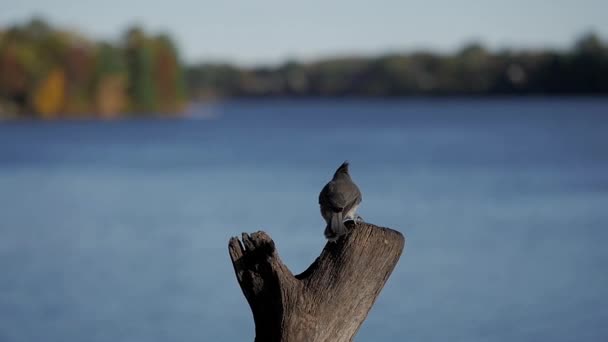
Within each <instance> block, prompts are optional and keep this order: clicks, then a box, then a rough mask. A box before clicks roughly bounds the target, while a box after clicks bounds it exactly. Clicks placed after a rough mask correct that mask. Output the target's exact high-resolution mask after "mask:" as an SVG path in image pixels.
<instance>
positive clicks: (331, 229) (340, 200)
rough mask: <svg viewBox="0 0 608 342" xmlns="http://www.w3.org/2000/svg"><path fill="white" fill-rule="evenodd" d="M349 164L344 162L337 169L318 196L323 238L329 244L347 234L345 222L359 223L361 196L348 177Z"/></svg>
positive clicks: (355, 185)
mask: <svg viewBox="0 0 608 342" xmlns="http://www.w3.org/2000/svg"><path fill="white" fill-rule="evenodd" d="M348 166H349V163H348V161H345V162H344V163H342V165H340V167H338V169H337V170H336V172H335V173H334V176H333V178H332V180H331V181H329V182H328V183H327V184H326V185H325V186H324V187H323V189H322V190H321V193H320V194H319V206H320V209H321V216H323V218H324V219H325V222H326V223H327V226H326V227H325V233H324V234H325V237H326V238H327V240H329V241H330V242H335V241H337V240H338V239H339V238H340V237H341V236H343V235H346V234H347V233H348V229H347V227H346V226H345V225H344V223H345V222H348V221H353V223H357V222H359V221H361V220H362V219H361V217H360V216H358V215H357V208H359V204H360V203H361V200H362V196H361V191H359V187H358V186H357V184H355V182H353V180H352V179H351V177H350V174H349V171H348Z"/></svg>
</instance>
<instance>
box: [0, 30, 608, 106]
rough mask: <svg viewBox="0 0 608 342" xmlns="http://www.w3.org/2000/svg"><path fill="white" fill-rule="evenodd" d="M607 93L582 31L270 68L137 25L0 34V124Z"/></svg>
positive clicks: (596, 54) (606, 52)
mask: <svg viewBox="0 0 608 342" xmlns="http://www.w3.org/2000/svg"><path fill="white" fill-rule="evenodd" d="M581 94H585V95H606V94H608V44H607V43H606V42H604V41H602V40H601V39H600V38H599V37H598V36H597V35H595V34H592V33H589V34H586V35H584V36H582V37H580V39H578V40H577V41H576V42H575V43H574V44H573V45H572V46H571V47H570V48H568V49H564V50H556V49H528V50H508V49H505V50H501V51H490V50H488V49H486V48H485V47H483V46H482V45H480V44H470V45H467V46H465V47H464V48H462V49H461V50H460V51H457V52H455V53H452V54H438V53H433V52H430V51H419V52H412V53H394V54H386V55H381V56H376V57H358V56H345V57H341V58H331V59H322V60H318V61H315V62H307V63H303V62H298V61H289V62H286V63H284V64H282V65H278V66H275V67H239V66H236V65H230V64H221V63H219V64H218V63H216V64H209V63H202V64H196V65H190V66H185V65H184V64H183V63H182V62H181V60H180V57H179V53H178V50H177V47H176V46H175V44H174V43H173V41H172V39H171V38H170V37H169V36H168V35H166V34H156V35H151V34H149V33H146V32H145V31H144V30H142V29H141V28H138V27H132V28H129V29H128V30H126V31H125V32H124V33H123V35H122V37H121V38H120V39H119V40H118V41H117V42H107V41H93V40H91V39H88V38H86V37H84V36H82V35H80V34H79V33H77V32H73V31H70V30H64V29H58V28H53V27H51V26H50V25H49V24H48V23H46V22H45V21H43V20H40V19H33V20H31V21H30V22H28V23H25V24H22V25H14V26H11V27H8V28H6V29H3V28H0V116H6V115H9V116H10V115H18V116H28V115H29V116H34V117H39V118H56V117H78V116H87V117H89V116H100V117H114V116H119V115H124V114H125V113H128V115H151V114H159V113H179V112H180V111H182V110H183V109H184V108H185V105H186V103H187V102H188V101H193V100H200V99H209V98H218V97H219V98H224V97H269V96H289V97H314V96H317V97H318V96H329V97H338V96H376V97H390V96H435V95H437V96H451V95H455V96H485V95H581Z"/></svg>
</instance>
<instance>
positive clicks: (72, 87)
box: [0, 19, 187, 119]
mask: <svg viewBox="0 0 608 342" xmlns="http://www.w3.org/2000/svg"><path fill="white" fill-rule="evenodd" d="M186 100H187V97H186V87H185V82H184V74H183V67H182V64H181V62H180V60H179V55H178V52H177V48H176V47H175V44H174V43H173V41H172V40H171V38H170V37H169V36H168V35H165V34H159V35H149V34H147V33H146V32H144V31H143V30H142V29H140V28H137V27H133V28H130V29H128V30H126V31H125V33H124V34H123V36H122V38H121V39H120V41H118V42H95V41H92V40H90V39H87V38H86V37H83V36H81V35H80V34H79V33H77V32H71V31H67V30H63V29H56V28H52V27H51V26H50V25H49V24H48V23H46V22H44V21H43V20H40V19H34V20H32V21H30V22H29V23H26V24H24V25H17V26H13V27H9V28H8V29H2V28H0V117H1V116H4V117H11V116H33V117H38V118H44V119H53V118H57V117H79V116H86V117H91V116H98V117H110V118H111V117H116V116H120V115H122V114H124V113H131V114H133V115H137V114H146V115H149V114H158V113H179V112H180V111H181V110H182V109H183V108H184V106H185V103H186Z"/></svg>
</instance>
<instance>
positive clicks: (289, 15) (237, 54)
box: [0, 0, 608, 64]
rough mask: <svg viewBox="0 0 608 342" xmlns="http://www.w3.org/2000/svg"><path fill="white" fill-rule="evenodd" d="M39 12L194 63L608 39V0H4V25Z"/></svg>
mask: <svg viewBox="0 0 608 342" xmlns="http://www.w3.org/2000/svg"><path fill="white" fill-rule="evenodd" d="M35 14H38V15H41V16H43V17H45V18H47V19H48V20H50V21H51V22H52V23H53V24H56V25H61V26H67V27H70V28H76V29H78V30H80V31H82V32H83V33H85V34H87V35H91V36H93V37H95V38H108V39H114V38H117V37H119V35H120V33H121V32H122V31H123V30H124V29H125V28H126V27H127V26H128V25H130V24H132V23H140V24H141V25H142V26H143V27H144V28H145V29H147V30H150V31H152V32H158V31H161V30H164V31H167V32H169V33H170V34H171V35H172V36H173V38H174V39H175V41H176V42H177V44H178V46H179V47H180V51H181V52H182V55H183V56H184V58H185V59H186V60H187V61H189V62H192V61H198V60H219V59H222V60H228V61H231V62H237V63H240V64H266V63H276V62H279V61H282V60H285V59H287V58H297V59H304V60H310V59H314V58H318V57H323V56H332V55H341V54H347V53H359V54H365V55H373V54H380V53H383V52H386V51H407V50H412V49H416V48H420V47H425V48H431V49H436V50H440V51H452V50H454V49H456V48H458V47H459V46H461V45H462V44H463V43H465V42H470V41H473V40H479V41H481V42H483V43H484V44H487V45H488V46H490V47H492V48H499V47H505V46H511V47H530V46H543V47H544V46H551V47H558V48H562V47H566V46H569V45H570V44H571V43H572V42H573V40H574V39H575V38H576V37H578V36H579V35H580V34H581V33H583V32H586V31H590V30H594V31H595V32H597V33H598V34H600V35H601V36H602V37H603V38H604V39H606V38H608V0H578V1H576V0H511V1H506V0H502V1H501V0H451V1H448V0H424V1H423V0H413V1H406V0H393V1H389V0H375V1H357V0H349V1H342V0H340V1H338V0H334V1H332V0H301V1H298V2H295V1H287V0H282V1H281V0H258V1H252V0H249V1H234V0H223V1H222V0H218V1H208V0H170V1H154V0H134V1H129V0H104V1H92V2H89V1H83V0H17V1H15V0H0V26H5V25H7V24H11V23H16V22H21V21H23V20H26V19H28V18H30V17H31V16H33V15H35Z"/></svg>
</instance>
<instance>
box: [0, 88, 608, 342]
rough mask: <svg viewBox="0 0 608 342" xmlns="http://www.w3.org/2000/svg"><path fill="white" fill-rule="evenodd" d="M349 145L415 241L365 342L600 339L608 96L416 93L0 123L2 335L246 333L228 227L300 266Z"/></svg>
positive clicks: (372, 216)
mask: <svg viewBox="0 0 608 342" xmlns="http://www.w3.org/2000/svg"><path fill="white" fill-rule="evenodd" d="M345 159H348V160H350V161H351V171H352V175H353V178H354V179H355V181H356V182H357V183H358V184H359V187H360V188H361V190H362V192H363V203H362V206H361V210H360V213H361V215H362V216H363V217H364V218H365V219H366V220H367V221H369V222H373V223H376V224H378V225H382V226H388V227H392V228H395V229H398V230H400V231H401V232H403V233H404V234H405V235H406V236H407V244H406V249H405V254H404V255H403V256H402V258H401V260H400V262H399V264H398V265H397V268H396V270H395V272H394V273H393V275H392V276H391V278H390V279H389V281H388V283H387V285H386V287H385V288H384V290H383V292H382V293H381V295H380V297H379V299H378V301H377V302H376V304H375V306H374V307H373V309H372V311H371V312H370V315H369V316H368V319H367V320H366V321H365V323H364V324H363V326H362V328H361V330H360V332H359V334H358V336H357V340H358V341H410V342H414V341H441V342H445V341H466V342H471V341H505V342H513V341H552V342H556V341H606V340H608V324H606V323H607V322H608V247H607V246H608V230H607V229H608V99H557V100H556V99H495V100H464V99H452V100H445V99H443V100H434V99H428V100H425V99H418V100H391V101H382V100H370V101H364V100H318V101H317V100H314V101H313V100H307V101H303V100H302V101H295V100H281V101H274V100H268V101H234V102H227V103H220V104H216V105H209V106H197V107H194V108H193V109H192V110H191V112H190V116H189V117H188V118H186V119H181V120H131V121H122V122H89V121H80V122H52V123H51V122H6V123H3V124H0V341H2V342H22V341H27V342H38V341H45V342H53V341H57V342H81V341H87V342H96V341H100V342H131V341H146V342H154V341H180V342H190V341H192V342H194V341H196V342H200V341H252V340H253V335H254V330H253V320H252V317H251V313H250V311H249V307H248V305H247V303H246V301H245V298H244V297H243V295H242V293H241V291H240V288H239V287H238V285H237V282H236V279H235V276H234V273H233V270H232V266H231V264H230V260H229V258H228V253H227V242H228V239H229V238H230V237H231V236H233V235H238V234H240V233H241V232H243V231H248V232H252V231H255V230H259V229H263V230H265V231H267V232H268V233H269V234H270V235H271V236H272V237H273V238H274V240H275V241H276V243H277V246H278V249H279V252H280V255H281V257H282V258H283V260H284V261H285V263H286V264H287V265H288V266H289V267H290V268H291V269H292V271H293V272H296V273H297V272H300V271H303V270H304V269H305V268H306V267H307V266H308V265H309V264H310V263H311V262H312V261H313V260H314V258H316V257H317V256H318V254H319V252H320V251H321V249H322V247H323V245H324V243H325V242H324V238H323V234H322V232H323V221H322V218H321V216H320V215H319V211H318V204H317V194H318V192H319V191H320V189H321V187H322V186H323V185H324V184H325V182H327V180H328V179H329V178H330V177H331V174H332V173H333V171H334V169H335V168H336V167H337V166H338V165H339V164H340V163H341V162H342V161H343V160H345Z"/></svg>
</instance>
